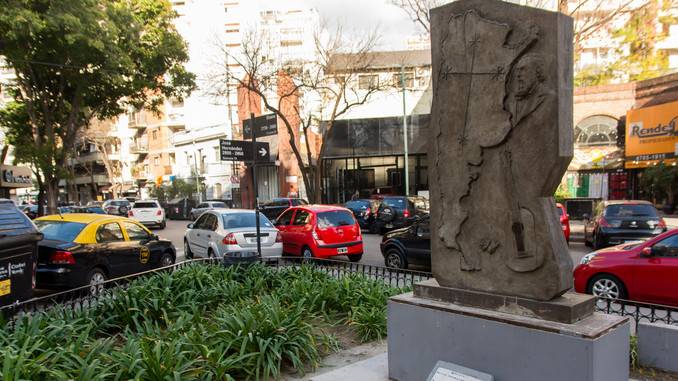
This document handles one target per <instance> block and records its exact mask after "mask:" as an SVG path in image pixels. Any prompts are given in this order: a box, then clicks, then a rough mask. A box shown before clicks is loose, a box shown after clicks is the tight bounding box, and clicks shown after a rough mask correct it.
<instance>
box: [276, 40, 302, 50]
mask: <svg viewBox="0 0 678 381" xmlns="http://www.w3.org/2000/svg"><path fill="white" fill-rule="evenodd" d="M302 44H303V43H302V42H301V41H299V40H286V41H280V46H282V47H283V48H289V47H291V46H301V45H302Z"/></svg>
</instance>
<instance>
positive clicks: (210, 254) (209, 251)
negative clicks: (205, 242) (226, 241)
mask: <svg viewBox="0 0 678 381" xmlns="http://www.w3.org/2000/svg"><path fill="white" fill-rule="evenodd" d="M207 258H214V251H212V249H209V250H207Z"/></svg>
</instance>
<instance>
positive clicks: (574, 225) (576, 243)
mask: <svg viewBox="0 0 678 381" xmlns="http://www.w3.org/2000/svg"><path fill="white" fill-rule="evenodd" d="M189 223H190V221H171V220H169V221H167V227H166V228H165V229H164V230H154V232H155V233H156V234H158V235H159V236H160V237H162V238H165V239H169V240H170V241H172V243H173V244H174V246H175V247H176V249H177V261H183V260H184V259H185V257H184V249H183V248H184V245H183V239H184V232H185V231H186V225H188V224H189ZM571 229H572V236H571V238H570V256H571V257H572V261H573V263H574V265H575V266H576V265H577V264H578V263H579V260H580V259H581V257H583V256H584V255H585V254H586V253H589V252H590V251H591V249H589V248H588V247H586V246H584V226H583V224H582V223H581V222H579V221H572V222H571ZM380 242H381V236H380V235H378V234H366V233H363V243H364V247H365V253H364V254H363V259H362V260H361V261H360V263H363V264H366V265H374V266H384V257H382V255H381V251H380V250H379V243H380ZM336 259H339V260H347V259H346V257H337V258H336ZM413 270H426V269H424V268H413Z"/></svg>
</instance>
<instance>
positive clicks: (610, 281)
mask: <svg viewBox="0 0 678 381" xmlns="http://www.w3.org/2000/svg"><path fill="white" fill-rule="evenodd" d="M588 293H589V294H592V295H595V296H598V297H602V298H609V299H625V298H626V289H625V288H624V284H623V283H622V282H621V281H620V280H619V279H618V278H617V277H615V276H614V275H608V274H601V275H596V276H595V277H593V279H591V281H590V282H589V287H588Z"/></svg>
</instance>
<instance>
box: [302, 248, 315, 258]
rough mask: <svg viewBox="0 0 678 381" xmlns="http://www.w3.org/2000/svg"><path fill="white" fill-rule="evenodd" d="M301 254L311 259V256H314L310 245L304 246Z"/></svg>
mask: <svg viewBox="0 0 678 381" xmlns="http://www.w3.org/2000/svg"><path fill="white" fill-rule="evenodd" d="M301 256H302V257H303V258H304V259H311V258H313V257H314V255H313V251H311V249H310V248H309V247H308V246H306V247H304V248H303V249H302V250H301Z"/></svg>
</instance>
